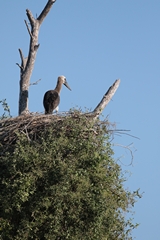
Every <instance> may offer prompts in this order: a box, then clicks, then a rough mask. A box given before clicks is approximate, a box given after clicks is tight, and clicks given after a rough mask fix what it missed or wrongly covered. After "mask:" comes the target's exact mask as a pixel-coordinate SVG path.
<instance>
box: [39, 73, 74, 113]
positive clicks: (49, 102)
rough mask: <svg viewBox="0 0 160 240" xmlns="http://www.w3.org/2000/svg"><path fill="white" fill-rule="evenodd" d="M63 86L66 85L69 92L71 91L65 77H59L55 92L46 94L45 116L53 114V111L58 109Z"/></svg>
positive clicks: (44, 103)
mask: <svg viewBox="0 0 160 240" xmlns="http://www.w3.org/2000/svg"><path fill="white" fill-rule="evenodd" d="M62 84H64V85H65V86H66V87H67V88H68V89H69V90H71V89H70V87H69V85H68V83H67V81H66V78H65V77H64V76H60V77H58V80H57V85H56V88H55V89H54V90H49V91H47V92H46V93H45V94H44V98H43V105H44V108H45V114H52V113H53V110H55V109H56V108H57V107H58V105H59V103H60V95H59V94H60V91H61V88H62Z"/></svg>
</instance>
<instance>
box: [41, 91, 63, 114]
mask: <svg viewBox="0 0 160 240" xmlns="http://www.w3.org/2000/svg"><path fill="white" fill-rule="evenodd" d="M59 102H60V97H59V94H58V93H57V92H56V91H54V90H49V91H47V92H46V93H45V94H44V98H43V106H44V108H45V114H52V112H53V110H54V109H55V108H56V107H57V106H58V105H59Z"/></svg>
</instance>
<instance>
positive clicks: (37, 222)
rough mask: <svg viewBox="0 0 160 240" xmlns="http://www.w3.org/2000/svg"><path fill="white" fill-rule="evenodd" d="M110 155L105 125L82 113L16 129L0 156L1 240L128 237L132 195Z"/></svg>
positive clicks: (133, 195)
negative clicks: (29, 129) (40, 127)
mask: <svg viewBox="0 0 160 240" xmlns="http://www.w3.org/2000/svg"><path fill="white" fill-rule="evenodd" d="M2 150H3V146H2V145H0V152H2ZM112 155H113V152H112V149H111V145H110V142H109V135H108V134H107V133H106V129H104V127H103V129H102V128H101V126H99V125H97V127H96V128H95V126H93V124H92V122H89V121H88V119H86V118H84V117H77V118H72V117H67V118H65V119H64V120H63V121H59V122H53V123H52V124H51V126H50V127H47V128H46V129H45V130H44V131H40V132H36V133H34V136H33V135H32V138H31V135H30V136H29V137H27V136H25V135H24V134H22V133H18V132H17V141H16V143H15V144H14V145H13V148H12V151H11V149H10V148H9V150H8V152H7V151H6V152H5V154H3V155H2V156H0V169H1V171H0V239H3V240H11V239H14V240H20V239H23V240H30V239H37V240H38V239H39V240H43V239H46V240H59V239H60V240H66V239H69V240H72V239H73V240H107V239H109V240H115V239H121V240H122V239H123V240H125V239H132V238H131V237H130V233H129V232H130V230H132V229H133V228H134V227H135V225H134V224H133V223H132V221H131V220H127V219H126V218H125V216H124V214H125V213H127V212H128V211H129V209H130V206H131V205H132V206H134V203H135V199H136V196H137V194H135V193H131V192H129V191H126V190H125V189H124V187H123V182H124V177H123V175H122V171H121V168H120V166H119V165H118V164H117V163H116V162H115V161H114V159H113V157H112Z"/></svg>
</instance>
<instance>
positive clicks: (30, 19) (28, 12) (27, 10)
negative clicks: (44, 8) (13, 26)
mask: <svg viewBox="0 0 160 240" xmlns="http://www.w3.org/2000/svg"><path fill="white" fill-rule="evenodd" d="M26 14H27V17H28V19H29V21H30V24H31V27H33V26H34V24H35V21H36V20H35V18H34V17H33V15H32V13H31V11H30V10H29V9H26Z"/></svg>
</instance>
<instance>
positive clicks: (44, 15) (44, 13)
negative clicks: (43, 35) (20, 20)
mask: <svg viewBox="0 0 160 240" xmlns="http://www.w3.org/2000/svg"><path fill="white" fill-rule="evenodd" d="M55 2H56V0H48V2H47V4H46V6H45V7H44V9H43V11H42V12H41V14H40V15H39V17H38V18H37V20H38V21H39V24H40V25H41V23H42V22H43V20H44V18H45V17H46V16H47V14H48V13H49V11H50V10H51V7H52V5H53V3H55Z"/></svg>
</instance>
